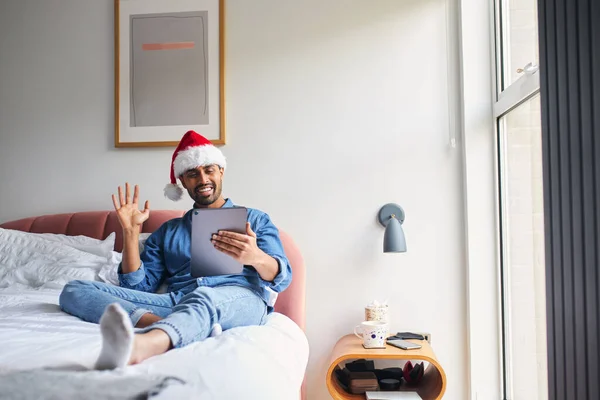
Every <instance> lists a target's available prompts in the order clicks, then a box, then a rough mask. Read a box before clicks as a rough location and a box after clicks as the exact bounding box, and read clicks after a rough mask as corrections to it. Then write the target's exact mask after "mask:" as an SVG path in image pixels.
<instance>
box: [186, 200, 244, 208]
mask: <svg viewBox="0 0 600 400" xmlns="http://www.w3.org/2000/svg"><path fill="white" fill-rule="evenodd" d="M195 205H196V203H194V204H193V205H192V209H195V208H198V207H195ZM233 207H235V204H233V201H231V199H229V198H227V199H225V204H223V206H222V207H221V208H233Z"/></svg>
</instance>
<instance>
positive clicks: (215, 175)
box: [179, 164, 223, 206]
mask: <svg viewBox="0 0 600 400" xmlns="http://www.w3.org/2000/svg"><path fill="white" fill-rule="evenodd" d="M179 178H180V179H181V184H182V185H183V187H184V188H186V189H187V191H188V193H189V195H190V197H191V198H192V199H194V201H195V202H196V204H197V205H198V206H209V205H211V204H212V203H214V202H215V201H217V200H218V199H219V198H220V197H221V189H222V185H223V168H220V167H219V166H218V165H214V164H212V165H205V166H203V167H198V168H195V169H190V170H187V171H186V172H184V173H183V175H181V176H180V177H179Z"/></svg>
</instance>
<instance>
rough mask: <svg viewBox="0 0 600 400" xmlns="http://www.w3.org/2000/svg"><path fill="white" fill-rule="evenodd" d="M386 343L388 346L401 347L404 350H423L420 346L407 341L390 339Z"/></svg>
mask: <svg viewBox="0 0 600 400" xmlns="http://www.w3.org/2000/svg"><path fill="white" fill-rule="evenodd" d="M386 342H387V344H391V345H392V346H396V347H399V348H401V349H402V350H414V349H420V348H421V345H420V344H417V343H413V342H409V341H407V340H401V339H388V340H387V341H386Z"/></svg>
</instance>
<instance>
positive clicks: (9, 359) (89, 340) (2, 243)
mask: <svg viewBox="0 0 600 400" xmlns="http://www.w3.org/2000/svg"><path fill="white" fill-rule="evenodd" d="M110 240H112V241H114V238H112V239H110ZM110 240H109V239H107V240H106V241H97V242H93V241H90V239H89V238H85V237H67V236H61V235H52V234H30V233H23V232H16V231H10V230H5V229H0V374H5V375H4V376H5V377H6V376H7V374H14V373H15V371H31V370H35V371H36V374H37V372H38V371H40V370H47V369H53V370H61V371H74V372H75V371H89V370H90V369H91V368H92V367H93V365H94V363H95V361H96V358H97V357H98V354H99V353H100V349H101V335H100V329H99V326H98V325H97V324H93V323H89V322H84V321H82V320H80V319H78V318H76V317H73V316H71V315H68V314H66V313H64V312H62V311H61V310H60V308H59V306H58V297H59V294H60V292H61V290H62V287H63V286H64V284H65V283H66V282H68V281H70V280H72V279H89V280H103V281H105V282H111V281H114V278H115V277H114V275H115V274H116V267H117V265H118V263H119V261H120V254H117V253H115V252H113V251H111V249H112V246H113V242H111V241H110ZM307 362H308V342H307V339H306V336H305V335H304V332H303V331H302V330H301V329H300V328H299V327H298V326H297V325H296V324H295V323H294V322H293V321H292V320H291V319H289V318H288V317H287V316H285V315H283V314H279V313H272V314H270V315H269V316H268V317H267V319H266V323H265V324H264V325H262V326H247V327H238V328H234V329H230V330H227V331H225V332H223V333H222V334H221V335H219V336H216V337H212V338H208V339H206V340H204V341H201V342H196V343H193V344H191V345H189V346H186V347H183V348H180V349H174V350H171V351H168V352H167V353H165V354H162V355H159V356H155V357H152V358H149V359H147V360H145V361H144V362H142V363H140V364H138V365H133V366H127V367H124V368H121V369H118V370H114V371H107V372H106V374H109V375H110V374H112V375H118V376H123V375H125V376H128V377H131V379H132V380H135V379H136V376H137V377H138V380H141V378H140V377H148V376H160V377H165V376H166V377H174V378H175V379H176V380H178V381H183V382H184V383H185V384H184V385H181V386H182V387H183V388H184V389H185V392H183V391H181V392H180V394H179V395H177V396H172V395H171V396H166V397H160V396H154V397H152V398H153V399H159V398H187V399H202V400H204V399H261V400H264V399H274V400H275V399H277V400H285V399H294V400H297V399H298V398H299V393H300V388H301V385H302V381H303V378H304V371H305V368H306V364H307ZM106 374H102V375H103V376H104V377H106ZM89 375H94V374H90V373H87V374H86V373H84V374H76V373H73V374H72V375H70V374H69V379H70V380H72V379H71V377H73V379H76V377H78V376H89ZM21 376H22V375H21ZM36 376H38V375H36ZM41 376H43V375H41ZM94 376H95V375H94ZM32 386H35V382H32ZM161 393H168V391H166V390H165V391H162V392H161ZM0 394H2V393H1V392H0ZM3 394H7V393H3ZM1 397H2V396H0V398H1ZM93 397H96V396H93Z"/></svg>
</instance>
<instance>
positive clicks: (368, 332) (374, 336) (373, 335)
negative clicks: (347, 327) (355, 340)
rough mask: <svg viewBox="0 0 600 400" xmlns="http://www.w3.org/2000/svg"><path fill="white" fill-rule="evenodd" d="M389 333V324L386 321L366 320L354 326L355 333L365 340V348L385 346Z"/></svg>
mask: <svg viewBox="0 0 600 400" xmlns="http://www.w3.org/2000/svg"><path fill="white" fill-rule="evenodd" d="M357 330H360V334H359V332H357ZM388 333H389V330H388V324H387V322H384V321H364V322H362V323H361V324H360V325H356V327H354V334H355V335H356V336H358V337H359V338H361V339H362V340H363V347H364V348H365V349H375V348H384V347H385V341H386V339H387V337H388Z"/></svg>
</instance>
